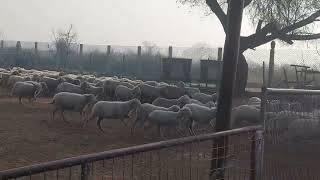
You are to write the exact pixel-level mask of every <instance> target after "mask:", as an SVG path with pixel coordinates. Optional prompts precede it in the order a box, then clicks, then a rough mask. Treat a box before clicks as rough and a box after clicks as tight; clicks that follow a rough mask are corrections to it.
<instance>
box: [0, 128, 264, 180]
mask: <svg viewBox="0 0 320 180" xmlns="http://www.w3.org/2000/svg"><path fill="white" fill-rule="evenodd" d="M262 132H263V131H262V128H261V127H260V126H253V127H245V128H241V129H234V130H230V131H224V132H219V133H212V134H204V135H199V136H192V137H185V138H179V139H173V140H168V141H161V142H156V143H151V144H145V145H140V146H134V147H129V148H124V149H116V150H111V151H106V152H101V153H96V154H90V155H83V156H78V157H73V158H68V159H63V160H58V161H52V162H47V163H42V164H37V165H32V166H27V167H22V168H17V169H11V170H6V171H1V172H0V179H2V180H4V179H17V178H19V179H44V180H46V179H56V180H59V179H68V180H70V179H81V180H88V179H95V180H98V179H101V180H124V179H128V180H129V179H136V180H143V179H148V180H154V179H156V180H158V179H159V180H160V179H166V180H168V179H181V180H193V179H196V180H200V179H201V180H203V179H209V175H210V174H214V172H216V171H219V172H221V171H223V172H224V176H225V178H224V179H239V180H240V179H243V180H245V179H250V180H255V179H260V178H259V176H260V175H261V174H260V172H261V166H260V165H261V164H260V163H259V162H260V157H261V153H262V148H263V134H262ZM218 139H219V140H220V141H221V140H223V141H224V142H225V144H224V146H222V147H215V146H213V142H214V141H215V140H218ZM226 142H228V143H226ZM218 152H223V153H222V154H219V153H218ZM218 159H220V160H221V159H223V160H224V162H225V163H224V164H223V166H222V167H220V169H215V168H213V167H216V166H214V163H215V162H216V160H218ZM213 179H214V178H213Z"/></svg>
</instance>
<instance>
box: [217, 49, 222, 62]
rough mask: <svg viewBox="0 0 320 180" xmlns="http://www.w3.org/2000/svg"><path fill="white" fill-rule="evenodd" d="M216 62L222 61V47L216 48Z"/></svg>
mask: <svg viewBox="0 0 320 180" xmlns="http://www.w3.org/2000/svg"><path fill="white" fill-rule="evenodd" d="M218 61H222V47H219V48H218Z"/></svg>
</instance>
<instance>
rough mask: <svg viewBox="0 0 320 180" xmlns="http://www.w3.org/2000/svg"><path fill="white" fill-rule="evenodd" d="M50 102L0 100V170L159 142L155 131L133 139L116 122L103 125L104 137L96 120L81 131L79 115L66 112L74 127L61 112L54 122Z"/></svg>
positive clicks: (141, 134)
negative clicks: (20, 102) (32, 102)
mask: <svg viewBox="0 0 320 180" xmlns="http://www.w3.org/2000/svg"><path fill="white" fill-rule="evenodd" d="M49 101H50V99H40V100H38V101H37V102H35V103H34V105H33V106H31V105H30V104H29V103H28V101H25V102H24V103H25V105H20V104H19V103H18V102H17V99H12V98H9V97H1V98H0V157H1V158H0V170H4V169H9V168H14V167H20V166H24V165H29V164H33V163H39V162H45V161H50V160H56V159H61V158H66V157H71V156H77V155H81V154H87V153H94V152H100V151H105V150H110V149H114V148H120V147H127V146H131V145H135V144H142V143H147V142H152V141H158V140H160V139H159V138H158V135H157V134H156V133H153V129H150V130H149V131H147V133H143V131H142V130H138V131H137V132H136V133H135V134H134V135H133V136H131V133H130V130H129V128H125V126H124V125H123V124H122V123H121V122H118V121H117V120H108V121H107V120H105V121H104V122H103V128H104V129H105V131H106V133H105V134H103V133H101V132H99V130H98V128H97V127H96V122H95V121H94V122H93V121H92V122H89V124H88V125H87V127H86V128H82V127H81V125H82V122H81V121H80V116H79V114H76V113H70V112H67V113H65V114H66V117H67V119H68V121H70V122H71V124H72V127H70V126H68V125H67V124H66V123H65V122H63V121H62V119H61V118H60V115H59V114H58V113H57V116H56V119H55V121H52V120H51V110H52V107H51V105H48V104H47V102H49ZM46 121H47V122H49V123H45V122H46Z"/></svg>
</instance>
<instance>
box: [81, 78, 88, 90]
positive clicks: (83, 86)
mask: <svg viewBox="0 0 320 180" xmlns="http://www.w3.org/2000/svg"><path fill="white" fill-rule="evenodd" d="M88 87H89V84H88V83H87V82H86V81H84V82H82V83H81V84H80V88H81V89H82V90H83V91H85V92H86V90H87V88H88Z"/></svg>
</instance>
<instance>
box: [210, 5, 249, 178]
mask: <svg viewBox="0 0 320 180" xmlns="http://www.w3.org/2000/svg"><path fill="white" fill-rule="evenodd" d="M243 5H244V3H243V0H230V1H229V6H228V13H227V14H228V16H227V22H228V23H227V27H228V31H227V33H226V40H225V46H224V54H223V70H222V80H221V85H220V89H219V99H218V109H217V118H216V119H217V124H216V128H215V130H216V132H220V131H225V130H228V129H230V119H231V108H232V97H233V89H234V88H233V87H234V84H235V77H236V71H237V64H238V58H239V48H240V31H241V22H242V13H243ZM226 144H227V145H228V137H222V138H218V139H217V140H215V141H214V142H213V143H212V146H213V148H212V157H211V168H210V179H225V173H224V166H225V157H223V156H222V157H219V154H220V155H223V154H224V152H228V148H227V146H226V147H224V146H225V145H226ZM215 147H218V150H217V151H215V149H214V148H215ZM217 170H219V171H217ZM215 171H217V172H215Z"/></svg>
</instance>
